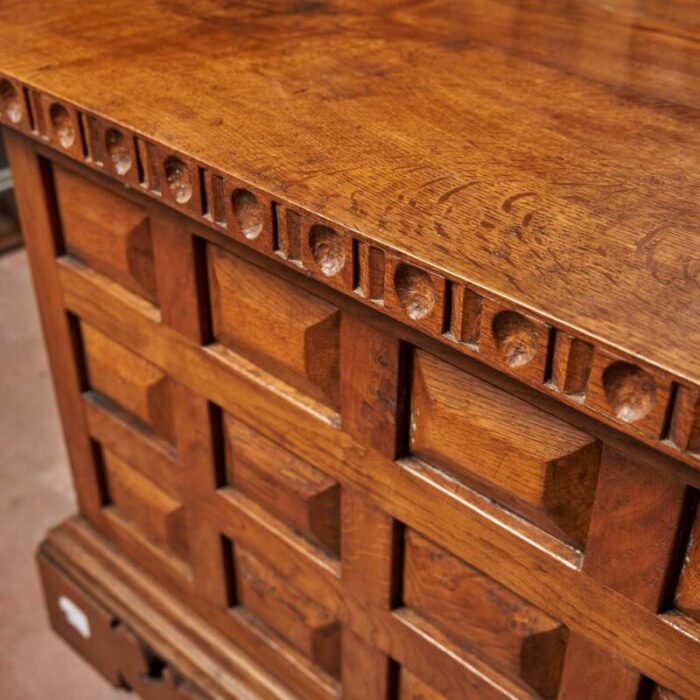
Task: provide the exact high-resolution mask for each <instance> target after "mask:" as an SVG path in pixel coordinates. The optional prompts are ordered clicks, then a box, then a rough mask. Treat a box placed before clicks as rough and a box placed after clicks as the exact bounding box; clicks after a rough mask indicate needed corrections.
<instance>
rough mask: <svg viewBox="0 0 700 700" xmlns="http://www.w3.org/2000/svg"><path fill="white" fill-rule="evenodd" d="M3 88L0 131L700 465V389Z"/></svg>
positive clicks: (55, 105) (128, 134) (255, 191)
mask: <svg viewBox="0 0 700 700" xmlns="http://www.w3.org/2000/svg"><path fill="white" fill-rule="evenodd" d="M5 81H6V82H7V83H9V84H10V85H11V86H12V88H13V89H14V91H15V93H16V96H17V100H18V102H19V105H20V110H19V111H18V110H17V109H14V110H0V125H5V126H8V127H10V128H13V129H16V130H18V131H19V132H21V133H22V134H24V135H25V136H28V137H30V138H33V139H35V140H36V141H38V142H40V143H43V144H45V145H47V146H49V147H51V148H52V149H54V150H55V151H57V152H60V153H63V154H65V155H67V156H69V157H70V158H72V159H74V160H76V161H78V162H80V163H82V164H83V165H87V166H88V167H90V168H92V169H94V170H96V171H98V172H102V173H104V174H105V175H107V176H109V177H111V178H112V179H114V180H116V181H118V182H121V183H123V184H124V185H125V186H126V187H129V188H131V189H133V190H134V191H138V192H142V193H144V194H146V195H148V196H150V197H151V198H153V199H155V200H156V201H160V202H162V203H163V204H165V205H167V206H168V207H170V208H172V209H175V210H177V211H179V212H180V213H183V214H186V215H187V216H189V217H190V218H191V219H193V220H194V221H197V222H198V223H200V224H203V225H205V226H208V227H209V228H211V229H213V230H215V231H218V232H219V233H222V234H224V235H227V236H229V237H230V238H232V239H233V240H235V241H237V242H239V243H242V244H244V245H247V246H248V247H250V248H253V249H254V250H257V251H258V252H260V253H262V254H264V255H266V256H267V257H269V258H273V259H276V260H278V261H279V262H280V263H282V264H284V265H286V266H288V267H291V268H293V269H296V270H297V271H298V272H300V273H302V274H304V275H305V276H307V277H311V278H313V279H315V280H317V281H319V282H322V283H324V284H326V285H328V286H330V287H332V288H334V289H336V290H338V291H340V292H342V293H344V294H345V295H346V296H348V297H351V298H353V299H356V300H358V301H360V302H362V303H364V304H366V305H367V306H369V307H372V308H375V309H377V310H378V311H380V312H382V313H384V314H386V315H388V316H391V317H393V318H395V319H398V320H399V321H401V322H403V323H406V324H408V325H411V326H413V327H415V328H418V329H419V330H420V331H422V332H424V333H426V334H427V335H429V336H432V337H434V338H437V339H438V340H440V341H441V342H443V343H445V344H446V345H448V346H450V347H453V348H456V349H458V350H459V351H460V352H462V353H464V354H465V355H468V356H471V357H474V358H476V359H478V360H480V361H481V362H484V363H485V364H487V365H490V366H492V367H495V368H496V369H498V370H500V371H502V372H504V373H506V374H508V375H510V376H513V377H515V378H517V379H518V380H520V381H522V382H523V383H525V384H527V385H529V386H532V387H535V388H536V389H538V390H540V391H542V392H544V393H546V394H548V395H550V396H553V397H555V398H556V399H557V400H559V401H561V402H562V403H564V404H567V405H570V406H573V407H574V408H576V409H577V410H579V411H581V412H583V413H587V414H589V415H592V416H594V417H595V418H597V419H598V420H602V421H603V422H605V423H608V424H609V425H612V426H614V427H615V428H617V429H618V430H620V431H622V432H624V433H627V434H629V435H631V436H633V437H636V438H637V439H639V440H641V441H643V442H645V443H646V444H649V445H651V446H653V447H655V448H657V449H660V450H661V451H663V452H665V453H666V454H669V455H670V456H672V457H675V458H677V459H681V460H682V461H683V462H685V463H686V464H689V465H691V466H693V467H696V468H700V453H698V452H693V451H690V450H689V449H687V445H684V444H680V445H679V444H677V443H676V442H675V441H674V431H673V430H672V426H673V425H674V424H677V423H678V422H684V423H689V422H690V423H694V422H695V421H700V398H699V399H698V401H697V402H695V403H694V405H690V406H689V402H687V401H685V402H681V401H677V400H676V399H677V395H678V393H679V390H683V392H681V393H686V392H690V394H691V395H692V396H694V397H700V384H696V383H693V382H691V381H690V380H689V379H688V378H686V377H684V376H681V375H679V374H674V373H673V372H670V371H668V370H667V369H666V368H663V367H660V366H658V365H655V364H653V363H650V362H648V361H646V360H643V359H641V358H639V357H638V356H635V355H634V354H632V353H630V352H627V351H625V350H624V349H623V348H619V347H617V346H616V345H614V344H613V343H610V342H606V341H604V340H601V339H600V338H596V337H593V336H591V335H587V334H586V333H584V332H582V331H581V330H579V329H577V328H573V327H571V326H569V325H567V324H565V323H563V322H561V321H559V320H558V319H556V318H553V317H552V316H550V315H548V314H544V313H541V312H539V311H537V310H535V309H531V308H528V307H526V306H524V305H522V304H520V303H517V302H514V301H512V300H511V299H510V298H508V297H507V296H504V295H499V294H497V293H495V292H493V291H492V290H489V289H486V288H484V287H482V286H480V285H477V284H474V283H473V282H471V281H469V280H467V279H464V278H462V277H459V276H457V275H455V274H453V273H450V272H449V271H447V272H446V271H444V270H440V269H437V268H434V267H432V266H430V265H427V264H426V263H425V262H424V261H420V260H416V259H415V258H413V257H411V256H409V255H406V254H405V253H404V252H402V251H400V250H396V249H393V248H390V247H388V246H386V245H384V244H380V243H378V242H376V241H374V240H372V239H371V238H370V237H369V236H368V235H367V234H365V233H362V232H359V231H356V230H352V229H349V228H347V227H345V226H343V225H342V224H340V223H339V222H336V221H333V220H330V219H327V218H325V217H323V216H322V215H319V214H317V213H315V212H312V211H309V210H307V209H305V208H303V207H301V206H297V205H296V204H294V203H292V202H290V201H288V200H287V199H285V198H284V197H282V196H279V195H278V194H275V193H273V192H268V191H265V190H263V189H261V188H259V187H257V186H253V185H250V184H249V183H247V182H245V181H244V180H241V179H240V178H237V177H235V176H234V175H230V174H227V173H225V172H223V171H221V170H218V169H216V168H212V167H210V166H209V165H208V164H206V163H205V162H203V161H201V160H199V159H197V158H194V157H192V156H190V155H187V154H185V153H182V152H180V151H177V150H175V149H172V148H170V147H168V146H167V145H166V144H163V143H160V142H158V141H155V140H154V139H151V138H150V137H146V136H143V135H141V134H140V133H138V132H136V131H134V130H133V129H130V128H128V127H125V126H122V125H120V124H117V123H115V122H114V121H112V120H109V119H106V118H104V117H102V116H100V115H97V114H94V113H92V112H90V111H89V110H85V109H82V108H80V107H78V106H75V105H73V104H71V103H70V102H68V101H66V100H64V99H62V98H60V97H56V96H53V95H51V94H49V93H46V92H45V91H38V90H36V89H34V88H33V87H32V86H31V85H29V84H27V83H24V82H22V81H19V80H16V79H15V78H12V77H11V76H8V75H4V74H2V73H0V82H5ZM241 193H242V194H241ZM234 202H236V204H235V205H234ZM289 214H291V217H292V222H293V226H292V227H291V230H290V227H289V223H290V219H289V216H288V215H289ZM375 267H376V269H374V268H375ZM681 412H683V413H684V415H680V414H681ZM688 412H690V415H685V414H687V413H688Z"/></svg>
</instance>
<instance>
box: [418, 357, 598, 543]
mask: <svg viewBox="0 0 700 700" xmlns="http://www.w3.org/2000/svg"><path fill="white" fill-rule="evenodd" d="M410 452H411V454H412V455H415V456H416V457H419V458H420V459H422V460H425V461H426V462H429V463H431V464H434V465H436V466H438V467H441V468H443V469H445V470H447V471H449V472H451V473H453V474H455V475H456V476H458V477H461V478H463V479H465V480H467V481H468V482H469V483H473V484H476V485H477V486H476V487H477V489H479V490H481V491H483V492H484V493H486V494H487V495H491V496H492V497H493V498H495V499H496V500H498V501H501V502H502V503H504V504H505V505H507V506H508V507H511V508H512V509H513V510H515V511H516V512H518V513H521V514H522V515H524V516H525V517H526V518H528V519H530V520H532V521H533V522H535V523H536V524H537V525H539V526H540V527H542V528H543V529H545V530H547V531H549V532H551V533H553V534H555V535H557V536H558V537H560V538H561V539H563V540H565V541H567V542H569V543H571V544H573V545H575V546H577V547H583V546H584V545H585V542H586V536H587V531H588V524H589V520H590V513H591V506H592V504H593V498H594V495H595V486H596V478H597V474H598V467H599V462H600V443H599V441H598V440H596V439H595V438H593V437H591V436H590V435H586V434H585V433H583V432H581V431H580V430H577V429H576V428H573V427H572V426H570V425H568V424H566V423H564V422H563V421H561V420H559V419H558V418H555V417H553V416H551V415H549V414H547V413H545V412H544V411H543V410H541V409H539V408H536V407H535V406H532V405H531V404H529V403H526V402H525V401H522V400H521V399H518V398H516V397H514V396H511V395H510V394H507V393H506V392H504V391H503V390H501V389H498V388H497V387H495V386H493V385H491V384H488V383H487V382H485V381H483V380H482V379H479V378H477V377H475V376H473V375H470V374H468V373H467V372H464V371H462V370H459V369H457V368H456V367H453V366H452V365H450V364H448V363H446V362H444V361H443V360H440V359H438V358H436V357H434V356H433V355H430V354H428V353H426V352H423V351H416V353H415V356H414V361H413V377H412V391H411V419H410Z"/></svg>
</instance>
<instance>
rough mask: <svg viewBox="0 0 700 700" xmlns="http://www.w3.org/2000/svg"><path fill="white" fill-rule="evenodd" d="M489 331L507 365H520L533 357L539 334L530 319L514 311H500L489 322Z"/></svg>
mask: <svg viewBox="0 0 700 700" xmlns="http://www.w3.org/2000/svg"><path fill="white" fill-rule="evenodd" d="M491 332H492V333H493V338H494V340H495V341H496V347H497V348H498V349H499V351H500V353H501V355H502V356H503V359H504V360H505V362H506V364H507V365H508V367H522V366H523V365H526V364H527V363H528V362H531V361H532V360H534V359H535V356H536V355H537V350H538V348H539V334H538V332H537V328H536V327H535V324H534V323H532V321H529V320H528V319H527V318H525V316H523V315H522V314H519V313H517V312H516V311H501V312H500V313H497V314H496V315H495V316H494V318H493V322H492V323H491Z"/></svg>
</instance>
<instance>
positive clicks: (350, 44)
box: [0, 0, 700, 382]
mask: <svg viewBox="0 0 700 700" xmlns="http://www.w3.org/2000/svg"><path fill="white" fill-rule="evenodd" d="M0 23H2V26H3V40H2V42H0V72H3V73H5V74H7V75H9V76H12V77H15V78H17V79H19V80H22V81H24V82H25V83H27V84H29V85H32V86H34V87H36V88H37V89H40V90H45V91H47V92H49V93H52V94H54V95H57V96H59V97H62V98H64V99H66V100H69V101H71V102H72V103H73V104H76V105H77V106H79V107H81V108H84V109H87V110H91V111H94V112H96V113H98V114H101V115H104V116H107V117H109V118H110V119H112V120H114V121H116V122H118V123H121V124H123V125H125V126H127V127H130V128H133V129H134V130H135V131H137V132H139V133H141V134H143V135H145V136H147V137H150V138H153V139H155V140H158V141H161V142H163V143H165V144H167V145H169V146H171V147H172V148H173V149H177V150H179V151H182V152H184V153H188V154H191V155H193V156H196V157H197V158H199V159H201V160H202V161H204V162H205V163H207V164H209V165H211V166H212V167H215V168H218V169H220V170H222V171H224V172H226V173H230V174H232V175H235V176H237V177H240V178H241V179H243V180H246V181H248V182H249V183H251V184H253V185H257V186H259V187H262V188H264V189H267V190H269V191H271V192H272V193H275V194H277V195H279V196H281V197H284V198H285V199H287V200H288V201H289V202H292V203H295V204H298V205H299V206H303V207H305V208H306V209H309V210H311V211H314V212H316V213H318V214H320V215H323V216H325V217H327V218H329V219H331V220H333V221H336V222H338V223H340V224H342V225H344V226H347V227H349V228H351V229H354V230H356V231H359V232H360V233H362V234H364V235H366V236H368V237H370V238H372V239H375V240H377V241H379V242H381V243H382V244H385V245H387V246H389V247H391V248H393V249H395V250H397V251H400V252H401V253H402V254H405V255H408V256H410V257H413V258H415V259H416V260H418V261H422V262H423V263H425V264H427V265H428V266H431V267H433V268H434V269H436V270H441V271H444V272H447V273H450V274H451V275H453V276H457V277H459V278H464V279H466V280H468V281H470V282H473V283H476V284H478V285H481V286H483V287H485V288H487V289H490V290H493V291H494V292H497V293H498V294H500V295H502V296H505V297H508V298H511V299H513V300H515V301H517V302H519V303H521V304H524V305H526V306H528V307H530V308H532V309H535V310H536V311H539V312H541V313H543V314H546V315H547V316H549V317H551V318H553V319H557V320H558V321H559V322H562V323H563V324H566V325H569V326H570V327H572V328H574V329H581V330H584V331H586V332H587V333H589V334H591V335H593V336H594V337H598V338H600V339H603V340H605V341H606V342H608V343H610V344H612V345H615V346H618V347H620V348H622V349H624V350H627V351H628V352H631V353H633V354H635V355H638V356H640V357H641V358H644V359H646V360H648V361H650V362H653V363H655V364H657V365H659V366H661V367H662V368H666V369H669V370H672V371H673V372H675V373H676V374H677V375H680V376H681V377H685V378H687V379H689V380H691V381H693V382H700V362H699V361H698V359H697V357H698V348H699V347H700V313H698V308H699V307H700V303H699V302H700V244H699V242H700V118H699V115H698V112H697V110H698V107H700V6H698V5H697V4H695V3H693V2H688V1H685V2H683V1H682V0H677V1H675V2H668V1H661V0H657V1H649V2H643V1H641V0H640V1H639V2H633V1H632V0H629V1H627V2H625V1H624V0H612V1H611V0H606V1H605V2H602V1H601V2H593V1H591V2H567V3H561V2H558V1H557V0H550V1H545V0H542V1H540V2H530V3H521V2H517V1H516V0H511V1H507V0H491V1H490V2H486V1H485V0H452V1H450V0H435V1H433V2H430V1H427V0H426V1H425V2H415V1H409V0H403V1H402V0H384V1H383V2H373V3H365V2H360V1H359V0H355V1H354V2H351V1H350V0H345V1H343V0H336V1H334V2H330V1H322V0H320V1H318V2H309V1H306V0H297V1H289V2H286V3H281V2H273V1H272V0H262V1H260V2H254V3H231V2H225V1H223V0H218V1H217V0H200V1H198V2H190V1H185V0H174V1H168V2H158V1H156V0H110V2H105V1H104V0H102V1H99V0H98V1H94V0H93V1H91V2H89V3H88V2H85V1H84V0H62V1H60V2H58V1H57V2H36V3H25V2H21V1H20V0H6V1H5V2H4V3H2V6H1V7H0Z"/></svg>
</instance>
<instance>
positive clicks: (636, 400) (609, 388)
mask: <svg viewBox="0 0 700 700" xmlns="http://www.w3.org/2000/svg"><path fill="white" fill-rule="evenodd" d="M603 388H604V389H605V398H606V399H607V400H608V404H610V408H612V410H613V412H614V413H615V415H616V416H617V417H618V418H619V419H620V420H623V421H626V422H628V423H631V422H633V421H636V420H639V419H640V418H643V417H644V416H646V415H647V413H649V411H651V409H652V407H653V406H654V403H655V402H656V384H655V383H654V380H653V379H652V377H651V376H649V375H648V374H647V373H646V372H645V371H644V370H643V369H641V368H639V367H637V366H636V365H632V364H630V363H629V362H613V363H612V364H611V365H609V366H608V367H606V368H605V371H604V372H603Z"/></svg>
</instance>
